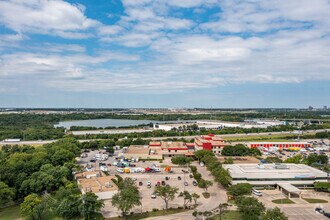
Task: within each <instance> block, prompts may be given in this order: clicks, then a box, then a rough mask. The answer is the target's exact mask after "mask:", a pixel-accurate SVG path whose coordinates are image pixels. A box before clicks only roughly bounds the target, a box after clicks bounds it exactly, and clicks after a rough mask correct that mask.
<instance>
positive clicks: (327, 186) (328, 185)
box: [314, 182, 330, 192]
mask: <svg viewBox="0 0 330 220" xmlns="http://www.w3.org/2000/svg"><path fill="white" fill-rule="evenodd" d="M314 188H315V190H316V191H321V192H330V182H316V183H314Z"/></svg>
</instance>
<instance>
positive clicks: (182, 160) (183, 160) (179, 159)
mask: <svg viewBox="0 0 330 220" xmlns="http://www.w3.org/2000/svg"><path fill="white" fill-rule="evenodd" d="M171 161H172V163H173V164H178V165H186V164H189V163H191V162H192V161H193V159H192V158H191V157H185V156H175V157H172V159H171Z"/></svg>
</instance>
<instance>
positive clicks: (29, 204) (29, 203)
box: [20, 194, 42, 219]
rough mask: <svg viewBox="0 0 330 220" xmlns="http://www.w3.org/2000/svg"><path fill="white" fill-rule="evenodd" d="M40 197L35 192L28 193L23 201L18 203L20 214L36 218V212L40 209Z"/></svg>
mask: <svg viewBox="0 0 330 220" xmlns="http://www.w3.org/2000/svg"><path fill="white" fill-rule="evenodd" d="M41 205H42V199H41V198H40V197H39V196H38V195H37V194H30V195H28V196H26V197H25V198H24V202H22V203H21V205H20V211H21V215H22V216H23V217H27V218H30V219H38V218H36V213H38V212H39V211H40V206H41Z"/></svg>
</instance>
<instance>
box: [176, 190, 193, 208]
mask: <svg viewBox="0 0 330 220" xmlns="http://www.w3.org/2000/svg"><path fill="white" fill-rule="evenodd" d="M179 197H182V198H183V208H186V207H187V206H188V204H189V203H191V201H192V195H191V194H190V193H189V192H188V191H186V190H184V191H183V192H180V194H179Z"/></svg>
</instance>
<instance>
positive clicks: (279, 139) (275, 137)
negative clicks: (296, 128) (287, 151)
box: [223, 134, 296, 142]
mask: <svg viewBox="0 0 330 220" xmlns="http://www.w3.org/2000/svg"><path fill="white" fill-rule="evenodd" d="M295 136H296V135H294V134H292V135H291V134H278V135H268V136H265V135H253V136H252V135H251V136H248V135H247V136H243V137H227V138H226V137H224V138H223V139H224V140H226V141H229V142H240V141H274V142H282V141H286V142H287V141H294V140H293V138H294V137H295Z"/></svg>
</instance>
